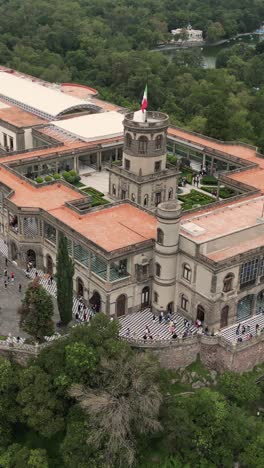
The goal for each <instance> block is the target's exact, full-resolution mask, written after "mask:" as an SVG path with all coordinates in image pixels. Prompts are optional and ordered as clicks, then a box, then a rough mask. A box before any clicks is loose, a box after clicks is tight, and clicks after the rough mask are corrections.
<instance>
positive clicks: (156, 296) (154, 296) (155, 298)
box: [153, 291, 159, 304]
mask: <svg viewBox="0 0 264 468" xmlns="http://www.w3.org/2000/svg"><path fill="white" fill-rule="evenodd" d="M153 298H154V302H156V304H158V303H159V295H158V293H157V292H156V291H154V294H153Z"/></svg>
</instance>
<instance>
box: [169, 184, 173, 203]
mask: <svg viewBox="0 0 264 468" xmlns="http://www.w3.org/2000/svg"><path fill="white" fill-rule="evenodd" d="M172 198H173V188H172V187H171V188H170V189H169V191H168V200H171V199H172Z"/></svg>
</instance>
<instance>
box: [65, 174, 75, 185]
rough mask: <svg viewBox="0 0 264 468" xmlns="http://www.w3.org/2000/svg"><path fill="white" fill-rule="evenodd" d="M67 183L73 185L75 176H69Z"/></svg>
mask: <svg viewBox="0 0 264 468" xmlns="http://www.w3.org/2000/svg"><path fill="white" fill-rule="evenodd" d="M65 180H66V182H68V183H69V184H73V183H74V176H71V175H69V176H68V177H67V179H66V178H65Z"/></svg>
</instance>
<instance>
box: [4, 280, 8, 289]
mask: <svg viewBox="0 0 264 468" xmlns="http://www.w3.org/2000/svg"><path fill="white" fill-rule="evenodd" d="M4 285H5V289H6V288H7V281H6V280H5V282H4Z"/></svg>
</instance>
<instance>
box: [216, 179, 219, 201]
mask: <svg viewBox="0 0 264 468" xmlns="http://www.w3.org/2000/svg"><path fill="white" fill-rule="evenodd" d="M219 192H220V184H219V182H218V183H217V194H216V199H217V201H218V200H219Z"/></svg>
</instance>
